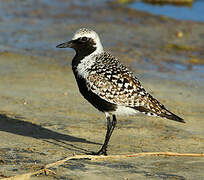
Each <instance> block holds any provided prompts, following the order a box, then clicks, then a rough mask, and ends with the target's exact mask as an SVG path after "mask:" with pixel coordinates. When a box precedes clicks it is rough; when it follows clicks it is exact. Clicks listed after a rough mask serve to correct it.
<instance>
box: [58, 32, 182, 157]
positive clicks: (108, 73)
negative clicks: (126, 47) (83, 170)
mask: <svg viewBox="0 0 204 180" xmlns="http://www.w3.org/2000/svg"><path fill="white" fill-rule="evenodd" d="M56 47H57V48H72V49H74V50H75V56H74V57H73V59H72V70H73V73H74V76H75V79H76V82H77V85H78V88H79V91H80V93H81V94H82V96H83V97H84V98H85V99H86V100H87V101H88V102H89V103H91V104H92V105H93V106H94V107H95V108H96V109H98V110H99V111H101V112H103V113H104V114H105V117H106V120H107V130H106V135H105V140H104V143H103V145H102V146H101V148H100V150H99V151H97V152H92V153H91V154H93V155H107V147H108V142H109V140H110V137H111V135H112V133H113V130H114V129H115V126H116V124H117V119H116V116H118V115H123V116H129V115H137V114H145V115H148V116H156V117H162V118H166V119H169V120H174V121H177V122H181V123H185V121H184V119H182V118H180V117H179V116H177V115H175V114H174V113H172V112H170V111H169V110H168V109H167V108H166V107H165V106H164V105H163V104H161V103H160V102H159V101H158V100H157V99H155V98H154V97H153V96H152V95H151V94H149V93H148V92H147V91H146V90H145V89H144V88H143V86H142V85H141V83H140V81H139V80H138V78H137V77H136V76H135V75H134V74H133V72H131V71H130V70H129V69H128V68H127V67H126V66H124V65H123V64H122V63H120V62H119V60H118V58H116V57H115V56H113V55H111V54H110V53H109V52H106V51H104V49H103V46H102V43H101V41H100V38H99V35H98V34H97V33H96V32H95V31H94V30H91V29H88V28H81V29H79V30H77V31H76V32H75V34H74V36H73V38H72V39H71V40H70V41H67V42H64V43H61V44H59V45H57V46H56Z"/></svg>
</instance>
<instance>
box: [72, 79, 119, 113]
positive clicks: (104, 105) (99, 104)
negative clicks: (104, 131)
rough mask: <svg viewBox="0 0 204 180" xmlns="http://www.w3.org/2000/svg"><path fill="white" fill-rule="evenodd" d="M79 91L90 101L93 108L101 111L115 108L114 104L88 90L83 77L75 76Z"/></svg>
mask: <svg viewBox="0 0 204 180" xmlns="http://www.w3.org/2000/svg"><path fill="white" fill-rule="evenodd" d="M76 81H77V84H78V87H79V91H80V93H81V94H82V95H83V96H84V98H85V99H86V100H87V101H88V102H90V103H91V104H92V105H93V106H94V107H95V108H97V109H98V110H99V111H102V112H108V111H114V110H116V105H115V104H112V103H110V102H108V101H106V100H104V99H101V98H100V97H99V96H98V95H96V94H95V93H93V92H92V91H90V90H88V88H87V86H86V82H85V80H84V79H83V78H79V77H77V79H76Z"/></svg>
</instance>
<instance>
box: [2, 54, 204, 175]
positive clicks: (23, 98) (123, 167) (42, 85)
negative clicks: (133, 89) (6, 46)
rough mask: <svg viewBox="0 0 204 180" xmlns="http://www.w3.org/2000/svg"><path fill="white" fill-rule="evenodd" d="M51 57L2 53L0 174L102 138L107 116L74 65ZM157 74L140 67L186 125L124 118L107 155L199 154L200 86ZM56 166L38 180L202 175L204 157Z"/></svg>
mask: <svg viewBox="0 0 204 180" xmlns="http://www.w3.org/2000/svg"><path fill="white" fill-rule="evenodd" d="M42 61H43V63H42ZM53 61H54V60H52V59H49V58H47V59H43V60H42V59H41V58H40V57H33V56H26V55H22V54H16V53H11V52H4V53H1V54H0V77H1V85H0V99H1V101H0V107H1V111H0V141H1V148H0V164H1V166H0V176H1V177H7V176H12V175H16V174H22V173H25V172H32V171H34V170H36V169H40V168H41V167H42V166H43V165H45V164H47V163H51V162H55V161H56V160H59V159H63V158H64V157H66V156H70V155H72V154H73V153H75V154H84V153H86V152H90V151H96V150H98V149H99V147H100V144H101V143H102V142H103V139H104V134H105V128H106V126H105V117H104V115H103V114H102V113H99V112H97V111H96V110H95V109H94V108H92V107H91V105H89V104H88V103H87V102H86V101H85V100H83V98H82V97H81V95H80V94H79V92H78V91H77V87H76V83H75V80H74V77H73V75H72V72H71V68H70V66H66V67H62V66H60V65H58V64H52V62H53ZM153 74H154V73H153ZM153 74H151V72H140V73H139V74H138V76H139V77H141V78H140V79H141V80H142V81H143V85H144V86H145V87H146V89H149V91H150V92H151V93H153V95H155V96H156V97H158V98H159V99H160V100H161V102H163V103H165V104H166V106H167V107H169V109H171V110H172V111H173V112H175V113H177V114H178V115H180V116H181V117H183V118H184V119H185V121H186V124H180V123H177V122H173V121H168V120H165V119H161V118H152V117H145V116H141V117H129V118H127V117H119V118H118V125H117V128H116V130H115V132H114V134H113V136H112V139H111V141H110V146H109V151H108V152H109V154H133V153H136V152H151V151H153V152H154V151H173V152H181V153H202V152H203V149H204V138H203V137H204V132H203V127H204V123H203V116H204V113H203V108H204V105H203V102H201V101H200V99H203V86H200V85H196V86H193V85H192V83H188V82H186V83H178V82H177V81H173V80H168V81H166V80H165V78H158V77H154V75H153ZM145 76H146V77H145ZM171 76H173V75H171ZM150 89H151V90H150ZM54 170H55V172H56V175H50V176H38V177H33V179H35V178H37V179H88V178H89V179H96V178H98V179H104V175H105V179H125V178H126V179H127V178H128V179H136V178H138V179H148V178H150V179H203V178H204V176H203V171H204V159H203V158H183V157H140V158H129V159H125V160H114V161H110V160H109V161H102V162H92V161H91V162H90V161H88V160H82V161H70V162H67V163H65V164H64V165H61V166H60V167H59V168H57V169H54Z"/></svg>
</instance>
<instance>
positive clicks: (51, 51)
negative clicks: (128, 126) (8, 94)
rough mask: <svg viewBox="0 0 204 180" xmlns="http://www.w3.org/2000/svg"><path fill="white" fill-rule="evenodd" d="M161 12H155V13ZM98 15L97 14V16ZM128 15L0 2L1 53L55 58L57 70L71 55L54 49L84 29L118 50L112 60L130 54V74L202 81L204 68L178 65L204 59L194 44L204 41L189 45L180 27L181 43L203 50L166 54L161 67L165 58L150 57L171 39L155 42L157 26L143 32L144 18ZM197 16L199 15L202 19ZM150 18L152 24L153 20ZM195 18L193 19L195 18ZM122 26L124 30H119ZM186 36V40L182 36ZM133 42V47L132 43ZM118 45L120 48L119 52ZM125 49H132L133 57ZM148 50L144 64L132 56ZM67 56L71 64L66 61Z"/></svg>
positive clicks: (91, 4)
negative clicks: (152, 73) (136, 71)
mask: <svg viewBox="0 0 204 180" xmlns="http://www.w3.org/2000/svg"><path fill="white" fill-rule="evenodd" d="M199 3H202V2H201V1H196V2H195V3H194V4H193V8H194V7H196V6H199ZM138 5H139V7H146V6H148V7H149V6H151V5H146V4H142V3H139V2H136V3H134V4H133V5H132V7H134V8H135V7H136V6H138ZM162 7H166V6H162ZM162 7H155V6H154V8H162ZM200 7H201V8H202V7H203V6H201V5H200ZM96 8H98V9H97V11H94V9H96ZM154 8H150V9H154ZM167 8H168V7H167ZM178 8H180V7H178ZM184 8H187V7H184ZM144 10H145V9H144ZM98 11H99V12H100V13H97V12H98ZM128 12H129V10H128V9H126V10H125V11H124V13H123V10H120V9H119V10H118V11H114V7H111V6H109V5H108V4H106V2H105V1H100V2H98V1H86V2H84V1H80V0H77V1H65V0H63V1H57V0H54V1H50V0H46V1H42V0H38V1H37V3H36V1H35V0H30V1H20V0H15V1H0V17H1V18H0V44H1V51H5V50H8V51H14V52H22V53H26V54H32V55H39V56H48V57H54V58H56V61H58V62H60V63H61V64H64V65H66V64H70V59H71V57H72V56H73V54H74V53H73V51H72V50H70V49H66V50H59V49H56V45H57V44H58V43H61V42H63V41H67V40H69V39H70V38H71V37H72V35H73V33H74V31H75V30H76V29H78V28H79V27H82V26H85V27H87V26H88V27H91V28H93V29H96V30H98V31H99V33H100V36H101V38H102V42H103V44H104V46H105V49H108V50H110V51H112V49H114V48H117V50H116V53H117V54H118V55H117V54H114V55H116V56H120V55H124V54H127V55H128V58H129V54H130V57H131V63H129V65H130V66H132V67H133V68H138V67H139V68H142V69H147V70H148V69H150V70H153V71H160V70H161V69H162V71H175V72H177V71H181V72H183V73H187V74H188V75H189V74H191V75H192V79H194V78H195V79H196V78H197V79H201V80H203V77H202V73H203V69H204V67H203V65H200V64H196V65H191V64H190V65H189V64H185V62H182V63H181V61H183V59H189V57H191V56H196V57H198V58H201V59H203V58H204V55H203V53H202V52H203V51H202V49H201V48H202V47H203V44H202V42H203V41H202V40H198V39H199V38H200V39H202V38H203V33H202V32H199V33H200V34H199V33H197V34H198V37H196V38H197V39H196V38H195V39H193V38H194V37H192V39H191V40H190V41H189V38H188V37H189V35H191V34H193V33H194V32H193V31H194V29H193V28H194V24H192V25H190V24H189V29H185V27H182V26H183V25H182V23H181V25H179V26H180V28H178V29H181V30H182V31H184V38H181V43H184V44H189V45H188V46H189V47H191V46H195V47H196V46H198V49H199V48H200V49H201V50H198V51H192V52H183V53H180V54H178V53H177V52H176V51H175V52H171V54H173V55H169V54H168V52H167V53H166V55H164V56H167V57H168V56H172V59H174V62H166V61H163V55H161V56H156V55H154V54H155V49H156V50H157V49H159V50H160V51H161V52H162V51H163V49H161V47H162V46H164V45H165V44H166V42H168V41H169V40H171V39H172V38H169V39H166V40H165V38H166V37H167V36H168V34H163V37H162V39H161V40H159V41H158V38H160V36H158V33H157V31H158V30H159V27H160V26H162V24H161V23H160V21H158V22H156V23H155V24H152V25H151V22H150V23H149V24H150V25H148V26H149V27H145V26H146V25H145V26H143V25H142V23H141V21H143V19H144V20H145V21H146V19H147V18H146V17H140V16H141V15H140V16H137V15H136V18H135V17H134V16H132V15H131V14H128ZM179 12H180V11H179ZM197 13H199V12H197ZM175 14H176V13H175ZM201 14H202V15H203V13H201ZM202 15H200V16H199V18H202ZM126 16H127V17H126ZM131 16H132V17H131ZM84 17H88V18H84ZM149 17H150V18H151V15H149ZM152 17H153V18H155V17H154V16H152ZM195 17H197V15H196V16H195ZM131 19H132V20H131ZM120 21H121V22H120ZM121 23H123V24H124V25H123V26H122V25H121ZM128 23H129V24H128ZM131 23H132V24H136V26H137V25H139V26H141V27H142V28H143V29H141V30H137V29H138V28H137V27H136V28H137V29H134V27H133V26H132V25H131ZM167 23H168V20H167ZM110 24H111V25H110ZM155 26H158V28H155ZM106 27H107V28H106ZM161 28H162V27H161ZM109 29H110V30H111V31H110V30H109ZM154 29H155V30H154ZM166 29H168V27H167V28H165V29H164V30H166ZM130 30H131V31H130ZM144 30H145V31H144ZM198 30H199V29H198ZM143 31H144V32H143ZM159 31H161V30H159ZM162 31H163V30H162ZM185 31H186V34H187V35H185ZM191 31H192V32H191ZM199 31H200V30H199ZM161 33H162V32H161ZM135 35H136V36H137V37H138V38H137V39H136V40H133V41H130V38H129V36H132V37H133V38H135ZM185 38H186V39H185ZM135 41H137V42H136V43H135ZM175 41H178V42H179V39H178V40H177V39H175ZM185 41H186V42H185ZM188 41H189V42H190V43H189V42H188ZM119 42H123V44H122V46H121V45H120V43H119ZM118 43H119V44H118ZM197 43H198V44H197ZM167 45H168V44H167ZM145 46H148V48H145ZM124 47H125V48H127V52H128V53H123V52H121V53H118V51H120V50H121V49H122V48H124ZM128 49H131V51H129V50H128ZM146 50H148V52H147V54H148V55H146V56H145V55H144V58H143V56H142V57H141V56H140V57H137V56H135V52H137V51H138V52H140V51H141V52H142V53H144V54H145V53H146V52H145V51H146ZM131 53H133V55H132V54H131ZM156 53H157V52H156ZM175 54H178V55H175ZM152 55H153V56H155V57H154V60H152V57H151V56H152ZM67 56H68V57H69V58H67ZM67 59H69V60H67ZM124 61H126V57H125V58H124ZM138 61H143V63H142V64H138ZM132 62H133V63H132ZM127 64H128V63H127ZM135 64H136V65H135ZM189 67H190V68H189Z"/></svg>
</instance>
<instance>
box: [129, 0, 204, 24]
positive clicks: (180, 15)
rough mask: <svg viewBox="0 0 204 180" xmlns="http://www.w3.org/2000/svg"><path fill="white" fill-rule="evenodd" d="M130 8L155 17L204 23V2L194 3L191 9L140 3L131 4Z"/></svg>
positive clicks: (199, 0)
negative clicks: (160, 16)
mask: <svg viewBox="0 0 204 180" xmlns="http://www.w3.org/2000/svg"><path fill="white" fill-rule="evenodd" d="M130 7H132V8H135V9H137V10H141V11H147V12H150V13H152V14H155V15H164V16H167V17H171V18H175V19H179V20H191V21H198V22H204V13H203V12H204V1H203V0H197V1H194V3H193V4H192V6H191V7H188V6H178V5H169V4H163V5H158V4H157V5H153V4H147V3H143V2H138V1H137V2H135V3H133V4H131V5H130Z"/></svg>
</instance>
